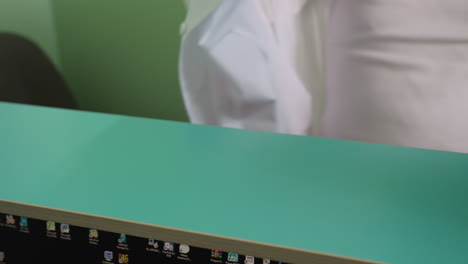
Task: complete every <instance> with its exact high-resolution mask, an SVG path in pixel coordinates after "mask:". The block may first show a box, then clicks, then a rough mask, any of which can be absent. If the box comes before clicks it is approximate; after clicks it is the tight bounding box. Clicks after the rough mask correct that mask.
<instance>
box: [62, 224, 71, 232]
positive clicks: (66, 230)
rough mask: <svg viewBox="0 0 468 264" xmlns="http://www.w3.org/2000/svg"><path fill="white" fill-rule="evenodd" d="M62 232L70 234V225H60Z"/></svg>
mask: <svg viewBox="0 0 468 264" xmlns="http://www.w3.org/2000/svg"><path fill="white" fill-rule="evenodd" d="M60 232H62V234H69V233H70V225H67V224H61V225H60Z"/></svg>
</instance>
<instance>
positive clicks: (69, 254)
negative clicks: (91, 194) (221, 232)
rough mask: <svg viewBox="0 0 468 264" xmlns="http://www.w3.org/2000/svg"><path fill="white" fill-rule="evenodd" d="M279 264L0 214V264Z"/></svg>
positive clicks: (155, 238) (170, 242) (143, 238)
mask: <svg viewBox="0 0 468 264" xmlns="http://www.w3.org/2000/svg"><path fill="white" fill-rule="evenodd" d="M31 263H76V264H78V263H80V264H84V263H86V264H117V263H119V264H128V263H136V264H157V263H162V264H188V263H190V264H216V263H219V264H236V263H240V264H280V263H281V264H284V262H279V261H274V260H269V259H263V258H258V257H256V256H245V255H240V254H237V253H236V252H224V251H220V250H217V249H216V248H213V249H212V248H199V247H194V246H191V245H188V244H177V243H173V242H172V241H164V240H158V238H157V237H135V236H130V235H127V234H121V233H112V232H107V231H102V230H97V229H92V228H89V227H86V226H73V225H69V224H67V223H57V222H52V221H46V220H38V219H33V218H28V217H24V216H19V215H11V214H4V213H0V264H31Z"/></svg>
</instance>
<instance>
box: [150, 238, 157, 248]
mask: <svg viewBox="0 0 468 264" xmlns="http://www.w3.org/2000/svg"><path fill="white" fill-rule="evenodd" d="M148 246H152V247H154V248H158V247H159V244H158V241H156V240H154V239H148Z"/></svg>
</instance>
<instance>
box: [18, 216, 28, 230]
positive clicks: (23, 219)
mask: <svg viewBox="0 0 468 264" xmlns="http://www.w3.org/2000/svg"><path fill="white" fill-rule="evenodd" d="M20 226H21V227H24V228H28V226H29V224H28V218H27V217H24V216H21V217H20Z"/></svg>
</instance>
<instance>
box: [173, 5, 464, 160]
mask: <svg viewBox="0 0 468 264" xmlns="http://www.w3.org/2000/svg"><path fill="white" fill-rule="evenodd" d="M186 1H190V2H193V3H194V4H193V5H192V7H191V5H190V3H189V5H188V6H189V16H188V18H187V22H186V29H187V30H185V31H184V32H186V33H185V36H184V41H183V47H182V52H181V60H180V79H181V85H182V90H183V95H184V100H185V104H186V107H187V110H188V113H189V115H190V119H191V121H192V122H193V123H197V124H208V125H218V126H225V127H233V128H243V129H252V130H263V131H270V132H279V133H288V134H298V135H314V136H321V137H328V138H336V139H344V140H353V141H365V142H372V143H381V144H390V145H400V146H408V147H416V148H426V149H436V150H445V151H454V152H466V153H468V136H467V135H468V31H467V30H466V28H467V27H468V15H466V14H468V1H466V0H444V1H428V0H391V1H389V0H330V1H329V0H224V1H222V0H186ZM198 1H200V2H198ZM203 1H206V2H205V3H207V4H206V5H207V8H204V7H201V5H202V3H203ZM208 2H210V3H208ZM220 2H222V3H221V4H220ZM195 3H199V5H198V6H197V7H195V6H196V5H195ZM190 8H192V11H190ZM197 10H198V11H197ZM200 10H202V11H200ZM203 10H204V11H203ZM207 10H209V12H207ZM200 21H201V22H200Z"/></svg>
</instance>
